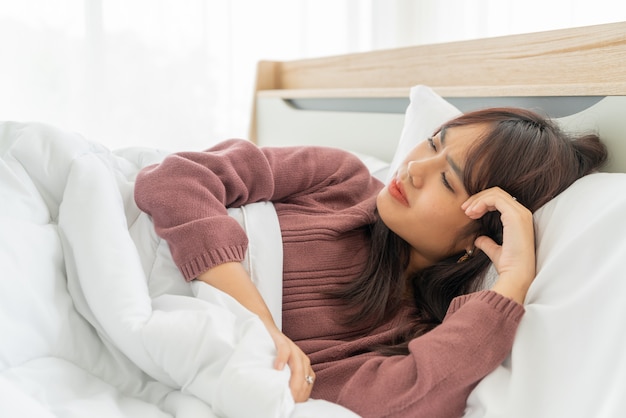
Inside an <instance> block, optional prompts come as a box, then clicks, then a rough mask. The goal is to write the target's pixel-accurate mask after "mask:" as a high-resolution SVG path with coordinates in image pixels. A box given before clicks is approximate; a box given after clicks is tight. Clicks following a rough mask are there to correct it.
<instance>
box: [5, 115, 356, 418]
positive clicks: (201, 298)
mask: <svg viewBox="0 0 626 418" xmlns="http://www.w3.org/2000/svg"><path fill="white" fill-rule="evenodd" d="M164 155H165V153H164V152H160V151H158V150H147V149H129V150H125V151H122V152H118V153H112V152H110V151H109V150H107V149H105V148H104V147H102V146H100V145H98V144H94V143H91V142H89V141H87V140H85V139H83V138H82V137H80V136H79V135H76V134H73V133H68V132H64V131H61V130H58V129H55V128H52V127H50V126H46V125H42V124H35V123H26V124H20V123H3V124H0V157H1V159H0V201H2V205H1V206H0V230H1V231H2V240H0V275H1V276H0V277H1V279H0V283H1V284H0V327H1V328H0V329H2V334H3V336H2V343H0V411H2V416H3V417H23V416H29V417H48V416H59V417H83V416H92V415H93V414H94V411H98V413H99V414H100V413H101V414H104V415H106V416H111V417H137V416H141V417H169V416H177V417H198V416H204V417H216V416H224V417H251V416H263V417H293V418H296V417H313V416H323V417H338V418H340V417H355V416H356V415H355V414H353V413H351V412H350V411H347V410H346V409H344V408H342V407H340V406H338V405H335V404H332V403H329V402H325V401H320V400H311V401H309V402H306V403H303V404H297V405H295V404H294V402H293V399H292V398H291V395H290V392H289V388H288V379H289V373H288V370H284V371H276V370H274V369H273V368H272V363H273V356H274V346H273V343H272V341H271V338H270V337H269V335H268V334H267V332H266V331H265V329H264V327H263V325H262V323H261V322H260V321H259V319H258V318H257V317H255V316H254V315H252V314H251V313H250V312H248V311H247V310H245V309H243V307H241V306H240V305H239V304H237V303H236V302H235V301H234V300H233V299H232V298H230V297H229V296H228V295H226V294H224V293H221V292H219V291H217V290H216V289H214V288H212V287H210V286H207V285H205V284H203V283H194V284H192V285H189V284H186V283H185V282H184V281H183V280H182V278H181V276H180V273H179V272H178V270H177V269H176V268H175V266H174V265H173V263H172V261H171V258H170V255H169V251H168V249H167V244H166V243H164V242H163V241H161V240H160V239H158V237H156V235H155V234H154V231H153V228H152V226H151V222H150V219H149V217H148V216H146V215H145V214H143V213H141V212H140V211H139V210H138V209H137V207H136V206H135V204H134V200H133V195H132V191H133V179H134V177H135V175H136V173H137V171H138V170H139V168H140V167H143V166H145V165H147V164H150V163H152V162H157V161H159V160H160V159H162V158H163V156H164ZM233 216H235V217H237V218H238V219H240V221H241V222H242V224H243V225H244V226H245V227H246V231H247V233H248V235H249V236H250V240H251V243H252V244H251V246H250V253H249V254H248V260H247V263H246V265H247V266H248V267H249V268H250V269H251V270H250V271H251V274H252V276H253V278H254V280H255V281H256V282H257V283H258V285H259V286H260V289H261V292H262V293H263V294H264V296H265V297H266V300H268V301H269V304H270V306H271V308H270V309H271V310H272V313H273V315H275V316H276V318H277V319H278V320H279V319H280V295H281V283H280V277H281V268H282V259H281V256H282V254H281V242H280V232H279V230H278V224H277V219H276V215H275V212H274V211H273V206H272V205H271V204H255V205H249V206H246V207H245V208H244V209H242V210H240V211H238V212H237V213H233ZM261 220H262V221H261ZM257 236H262V237H263V245H255V242H256V238H255V237H257ZM270 237H273V239H272V238H270ZM268 239H269V241H268Z"/></svg>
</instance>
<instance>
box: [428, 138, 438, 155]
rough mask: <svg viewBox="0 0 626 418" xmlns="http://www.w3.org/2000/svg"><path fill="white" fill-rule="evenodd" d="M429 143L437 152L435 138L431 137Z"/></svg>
mask: <svg viewBox="0 0 626 418" xmlns="http://www.w3.org/2000/svg"><path fill="white" fill-rule="evenodd" d="M427 141H428V145H430V147H431V148H432V149H433V150H434V151H435V152H436V151H437V146H436V145H435V137H433V136H429V137H428V139H427Z"/></svg>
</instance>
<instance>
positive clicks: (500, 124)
mask: <svg viewBox="0 0 626 418" xmlns="http://www.w3.org/2000/svg"><path fill="white" fill-rule="evenodd" d="M474 124H485V125H486V126H487V127H488V128H487V129H486V131H485V133H484V134H483V136H482V137H481V138H480V139H479V140H477V141H476V142H475V144H473V145H472V146H471V147H470V150H469V152H468V156H467V160H466V162H465V169H464V173H465V178H464V179H463V182H464V186H465V189H466V190H467V192H468V193H469V194H470V195H472V194H475V193H478V192H479V191H481V190H484V189H487V188H490V187H494V186H499V187H500V188H502V189H503V190H505V191H507V192H508V193H510V194H511V195H512V196H515V197H516V199H517V200H518V202H520V203H521V204H523V205H524V206H525V207H526V208H528V209H529V210H530V211H531V212H535V211H536V210H537V209H539V208H540V207H541V206H543V205H544V204H545V203H547V202H548V201H549V200H551V199H552V198H553V197H555V196H556V195H558V194H559V193H561V192H562V191H563V190H565V189H566V188H567V187H568V186H570V185H571V184H572V183H573V182H574V181H576V180H577V179H579V178H580V177H582V176H584V175H586V174H589V173H591V172H593V171H595V170H597V169H598V168H599V167H601V166H602V164H604V162H605V161H606V158H607V151H606V147H605V146H604V145H603V144H602V143H601V142H600V139H599V137H598V136H597V135H595V134H585V135H581V136H572V135H569V134H567V133H565V132H564V131H562V130H561V129H560V128H559V127H558V126H557V125H556V124H555V123H554V122H552V121H551V120H550V119H548V118H544V117H542V116H541V115H539V114H538V113H535V112H532V111H529V110H525V109H518V108H491V109H484V110H479V111H475V112H471V113H466V114H464V115H461V116H459V117H457V118H455V119H453V120H451V121H449V122H447V123H445V124H444V125H443V126H442V127H441V128H440V129H439V130H441V129H448V128H453V127H457V126H466V125H474ZM435 133H436V132H435ZM479 235H486V236H489V237H491V238H492V239H494V240H495V241H496V242H498V243H500V244H501V243H502V223H501V221H500V215H499V213H497V212H492V213H488V214H486V215H485V216H483V217H482V218H481V219H479V220H476V221H473V222H471V223H470V225H469V226H468V228H466V230H465V231H463V233H462V236H461V237H460V238H467V237H470V236H473V237H477V236H479ZM370 236H371V250H370V251H371V253H370V257H369V259H368V263H367V265H366V267H365V269H364V271H363V273H362V275H361V276H360V277H359V278H358V279H357V280H356V281H354V282H352V283H350V284H349V285H348V286H347V287H346V288H345V289H343V290H342V291H341V292H340V293H339V294H338V295H337V296H339V297H340V298H341V299H342V300H344V301H345V302H346V304H347V306H348V308H349V312H350V314H349V315H348V317H347V318H346V322H347V324H348V325H353V326H362V324H364V323H366V324H370V326H371V327H372V328H374V327H376V326H379V325H382V324H384V323H385V322H386V321H388V320H390V319H391V318H393V317H394V316H396V315H397V314H398V312H399V310H400V309H401V308H402V307H403V306H406V305H407V303H406V300H407V295H409V298H412V299H413V302H414V304H413V305H414V306H412V309H413V314H412V316H411V318H410V321H409V323H407V324H405V327H404V332H403V333H402V334H401V335H398V337H397V338H398V340H396V341H391V342H390V344H389V346H388V347H384V348H383V349H380V348H379V349H380V350H379V351H382V352H383V353H386V354H402V353H407V344H408V342H409V341H410V340H411V339H413V338H415V337H417V336H419V335H422V334H424V333H426V332H428V331H430V330H431V329H433V328H434V327H436V326H437V325H438V324H440V323H441V322H442V321H443V318H444V316H445V314H446V312H447V309H448V306H449V305H450V302H451V301H452V299H454V298H455V297H457V296H459V295H462V294H467V293H470V292H473V291H476V290H478V289H480V288H481V287H482V285H483V279H484V275H485V273H486V272H487V270H488V268H489V266H490V264H491V261H490V260H489V258H488V257H487V256H486V255H485V254H484V253H483V252H481V251H478V252H477V253H476V254H475V255H474V256H472V257H470V258H469V259H467V260H465V261H464V262H461V263H459V262H458V260H459V258H461V256H462V255H463V254H452V255H450V256H449V257H447V258H446V259H443V260H440V261H439V262H437V263H435V264H434V265H432V266H430V267H427V268H425V269H423V270H420V271H418V272H416V273H414V274H412V275H411V276H410V277H407V276H406V274H405V271H406V268H407V266H408V261H409V250H410V248H409V245H408V244H407V243H406V242H405V241H404V240H402V239H401V238H399V237H398V236H397V235H396V234H395V233H393V232H392V231H390V230H389V229H388V228H387V227H386V226H385V225H384V223H383V222H382V220H380V219H378V221H377V222H376V223H375V224H374V225H372V226H371V229H370Z"/></svg>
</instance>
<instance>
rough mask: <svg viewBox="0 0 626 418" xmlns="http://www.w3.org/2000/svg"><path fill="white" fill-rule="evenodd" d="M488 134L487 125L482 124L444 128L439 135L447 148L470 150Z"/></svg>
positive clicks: (442, 143)
mask: <svg viewBox="0 0 626 418" xmlns="http://www.w3.org/2000/svg"><path fill="white" fill-rule="evenodd" d="M486 132H487V125H486V124H482V123H481V124H471V125H462V126H451V127H443V128H442V129H441V131H439V133H438V134H437V135H439V138H440V141H441V145H443V146H445V147H449V146H454V147H455V148H456V147H459V148H466V147H467V148H469V146H470V145H472V144H473V143H475V142H476V141H478V140H479V139H480V138H482V137H483V135H484V134H485V133H486ZM464 145H465V146H466V147H464Z"/></svg>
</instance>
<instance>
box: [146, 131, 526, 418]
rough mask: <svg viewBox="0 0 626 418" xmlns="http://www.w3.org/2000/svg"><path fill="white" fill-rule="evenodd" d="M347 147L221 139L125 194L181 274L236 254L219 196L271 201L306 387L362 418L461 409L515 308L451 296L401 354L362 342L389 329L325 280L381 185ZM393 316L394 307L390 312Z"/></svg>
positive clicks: (348, 248)
mask: <svg viewBox="0 0 626 418" xmlns="http://www.w3.org/2000/svg"><path fill="white" fill-rule="evenodd" d="M381 187H382V185H381V183H380V182H379V181H377V180H375V179H373V178H372V177H371V176H370V175H369V173H368V171H367V169H366V168H365V167H364V166H363V165H362V164H361V162H360V161H359V160H358V159H357V158H356V157H354V156H353V155H352V154H349V153H344V152H340V151H338V150H331V149H329V148H321V147H291V148H258V147H256V146H254V145H253V144H251V143H250V142H248V141H242V140H230V141H226V142H223V143H221V144H218V145H217V146H215V147H213V148H212V149H210V150H208V151H207V152H195V153H194V152H189V153H179V154H173V155H171V156H169V157H167V158H166V159H165V160H164V161H163V162H162V163H161V164H160V165H157V166H152V167H148V168H146V169H144V170H143V171H142V172H141V173H140V174H139V176H138V177H137V182H136V187H135V199H136V201H137V204H138V205H139V207H140V208H141V209H142V210H144V211H146V212H147V213H148V214H150V215H151V216H152V218H153V221H154V225H155V228H156V231H157V233H158V234H159V236H161V237H163V238H164V239H165V240H167V242H168V243H169V245H170V248H171V251H172V255H173V258H174V260H175V262H176V263H177V265H178V266H179V268H180V270H181V272H182V273H183V275H184V276H185V278H187V279H188V280H191V279H193V278H194V277H196V276H197V275H198V274H200V273H202V272H203V271H205V270H207V269H209V268H211V267H212V266H214V265H217V264H220V263H223V262H226V261H236V260H242V259H243V257H244V253H245V250H246V247H247V238H246V236H245V233H244V232H243V231H242V229H241V228H240V226H239V224H237V223H236V222H235V221H234V220H232V219H231V218H230V217H229V216H228V214H227V212H226V207H230V206H240V205H244V204H246V203H251V202H256V201H263V200H270V201H272V202H274V206H275V208H276V211H277V214H278V219H279V223H280V226H281V231H282V238H283V247H284V266H283V272H284V276H283V331H284V333H285V334H286V335H287V336H288V337H290V338H291V339H292V340H293V341H295V342H296V343H297V344H298V345H299V346H300V347H301V348H302V349H303V351H304V352H306V353H307V354H308V355H309V356H310V358H311V361H312V363H313V368H314V370H315V372H316V375H317V380H316V383H315V386H314V389H313V393H312V397H313V398H321V399H326V400H329V401H332V402H337V403H339V404H342V405H344V406H346V407H348V408H350V409H352V410H353V411H355V412H357V413H359V414H360V415H362V416H363V417H377V418H381V417H459V416H461V415H462V413H463V410H464V407H465V402H466V399H467V396H468V395H469V393H470V391H471V390H472V389H473V388H474V386H475V385H476V384H477V383H478V382H479V381H480V379H482V378H483V377H484V376H485V375H487V374H488V373H489V372H490V371H492V370H493V369H494V368H495V367H496V366H497V365H498V364H499V363H500V362H502V360H504V358H505V357H506V355H507V354H508V352H509V351H510V349H511V346H512V343H513V337H514V334H515V331H516V329H517V326H518V323H519V321H520V319H521V317H522V315H523V312H524V309H523V307H522V306H521V305H519V304H517V303H515V302H513V301H511V300H509V299H507V298H504V297H502V296H500V295H499V294H497V293H495V292H491V291H482V292H478V293H474V294H471V295H465V296H462V297H458V298H456V299H455V300H454V301H453V302H452V304H451V305H450V308H449V310H448V314H447V316H446V318H445V320H444V322H443V323H442V324H441V325H440V326H438V327H437V328H435V329H434V330H433V331H431V332H429V333H427V334H426V335H424V336H422V337H419V338H417V339H415V340H413V341H412V342H411V343H410V344H409V349H410V354H409V355H406V356H392V357H386V356H381V355H379V354H376V353H371V352H368V348H369V347H371V346H372V345H375V344H378V343H385V342H388V341H390V339H391V338H392V337H393V336H394V334H395V333H396V332H397V328H396V327H394V323H397V322H398V321H391V322H390V323H389V324H387V325H385V326H381V327H379V328H378V329H376V330H375V331H374V332H367V333H366V332H365V331H364V329H365V327H366V325H367V324H364V326H363V329H348V328H346V327H345V326H343V325H341V324H340V321H339V320H338V319H339V318H340V317H341V316H340V315H341V313H342V309H343V307H342V305H341V304H340V303H339V302H338V301H337V300H335V299H333V298H329V297H328V295H327V293H328V291H329V290H332V289H335V288H337V287H338V286H341V285H342V283H346V282H349V281H350V280H353V279H354V278H355V276H357V275H358V274H359V273H360V271H361V269H362V267H363V265H364V263H365V260H366V258H367V256H368V249H369V242H368V239H367V237H366V234H365V228H364V227H365V226H366V225H368V224H371V223H372V222H373V221H374V219H375V196H376V194H377V192H378V191H379V190H380V189H381ZM399 319H401V318H399Z"/></svg>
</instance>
